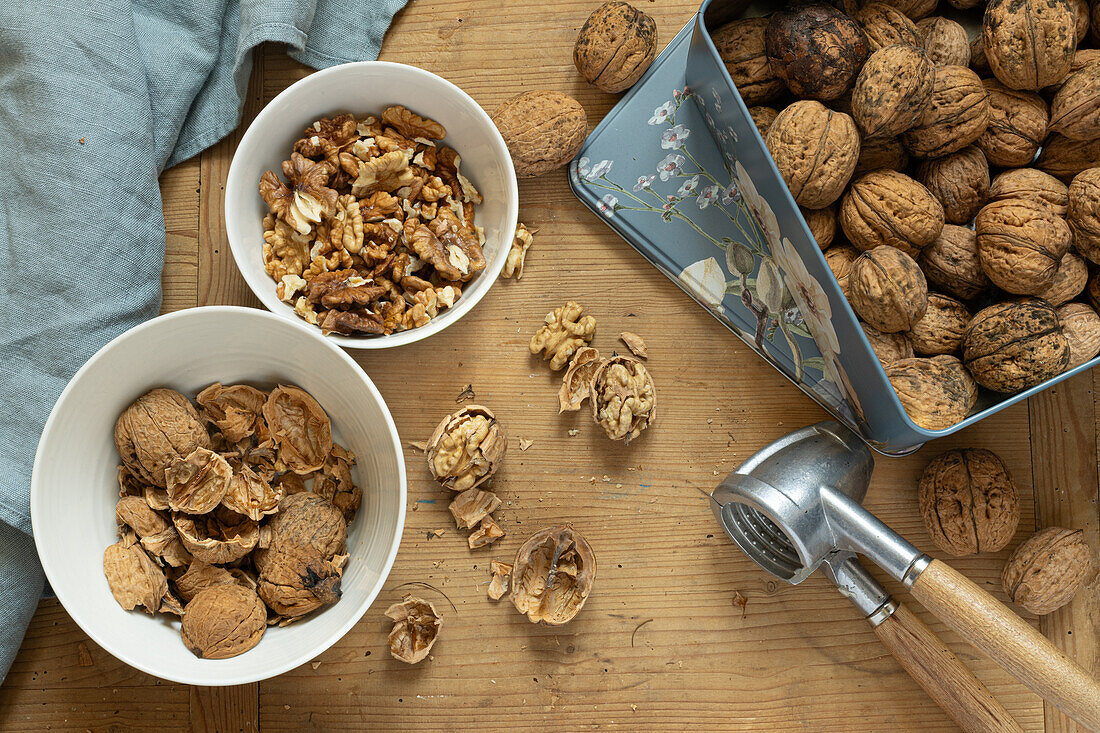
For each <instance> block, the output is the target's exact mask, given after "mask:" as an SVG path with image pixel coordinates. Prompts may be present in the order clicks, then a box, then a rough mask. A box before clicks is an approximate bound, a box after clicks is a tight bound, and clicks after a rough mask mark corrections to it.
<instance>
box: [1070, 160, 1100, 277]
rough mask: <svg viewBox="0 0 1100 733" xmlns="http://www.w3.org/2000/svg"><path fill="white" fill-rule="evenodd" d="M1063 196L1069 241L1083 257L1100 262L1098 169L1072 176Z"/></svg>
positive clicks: (1099, 174) (1099, 172)
mask: <svg viewBox="0 0 1100 733" xmlns="http://www.w3.org/2000/svg"><path fill="white" fill-rule="evenodd" d="M1066 196H1067V207H1066V209H1067V217H1068V220H1069V226H1070V228H1071V229H1072V230H1073V243H1074V245H1075V246H1076V247H1077V251H1078V252H1080V253H1081V254H1082V255H1083V256H1084V257H1087V258H1088V259H1089V260H1090V261H1092V262H1095V263H1098V264H1100V168H1089V169H1088V170H1085V171H1082V172H1080V173H1078V174H1077V175H1076V176H1074V178H1073V181H1072V182H1071V183H1070V185H1069V189H1068V190H1067V192H1066Z"/></svg>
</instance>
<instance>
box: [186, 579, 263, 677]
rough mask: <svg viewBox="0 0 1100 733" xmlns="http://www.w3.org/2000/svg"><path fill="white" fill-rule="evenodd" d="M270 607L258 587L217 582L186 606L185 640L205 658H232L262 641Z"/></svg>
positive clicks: (196, 652)
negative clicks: (267, 607) (253, 588)
mask: <svg viewBox="0 0 1100 733" xmlns="http://www.w3.org/2000/svg"><path fill="white" fill-rule="evenodd" d="M266 629H267V609H266V608H264V603H263V601H261V600H260V597H259V596H258V595H256V591H254V590H252V589H250V588H245V587H244V586H241V585H236V584H232V585H231V584H224V585H215V586H211V587H209V588H206V589H204V590H201V591H199V593H198V594H197V595H196V596H195V597H194V598H193V599H191V601H190V602H189V603H188V604H187V606H186V607H185V608H184V610H183V625H182V626H181V628H180V633H181V634H182V636H183V643H184V644H185V645H186V646H187V648H188V649H190V650H191V651H192V652H193V653H194V654H195V656H197V657H200V658H202V659H228V658H229V657H235V656H237V655H238V654H244V653H245V652H246V651H248V650H249V649H251V648H252V647H254V646H256V645H257V644H259V643H260V639H261V638H263V635H264V631H265V630H266Z"/></svg>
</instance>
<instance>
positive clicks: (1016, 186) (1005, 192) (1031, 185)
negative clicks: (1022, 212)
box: [989, 168, 1069, 216]
mask: <svg viewBox="0 0 1100 733" xmlns="http://www.w3.org/2000/svg"><path fill="white" fill-rule="evenodd" d="M1009 199H1027V200H1028V201H1034V202H1035V203H1040V204H1044V205H1046V206H1047V207H1049V208H1050V210H1051V211H1053V212H1054V213H1055V214H1056V215H1058V216H1065V215H1066V211H1067V210H1068V208H1069V188H1068V187H1067V186H1066V184H1064V183H1062V182H1061V181H1059V180H1058V179H1057V178H1055V177H1054V176H1052V175H1050V174H1049V173H1043V172H1042V171H1040V170H1036V169H1035V168H1016V169H1013V170H1008V171H1004V172H1003V173H999V174H997V177H996V178H994V179H993V183H992V184H990V186H989V200H990V201H1007V200H1009Z"/></svg>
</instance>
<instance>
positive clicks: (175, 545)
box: [115, 496, 191, 568]
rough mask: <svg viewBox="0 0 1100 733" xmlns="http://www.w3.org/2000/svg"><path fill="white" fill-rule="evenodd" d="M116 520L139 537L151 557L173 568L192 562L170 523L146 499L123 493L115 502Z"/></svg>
mask: <svg viewBox="0 0 1100 733" xmlns="http://www.w3.org/2000/svg"><path fill="white" fill-rule="evenodd" d="M115 520H116V521H117V522H118V523H119V525H120V526H121V525H125V526H127V527H129V528H130V529H132V530H133V531H134V533H135V534H136V535H137V536H138V537H139V538H140V539H141V546H142V547H144V548H145V550H146V551H147V552H149V554H151V555H153V556H154V557H159V558H161V559H162V560H163V561H164V562H166V563H168V564H169V565H170V566H172V567H174V568H178V567H183V566H186V565H187V564H189V563H190V562H191V554H190V553H189V552H188V551H187V550H186V549H185V548H184V546H183V544H182V543H181V542H180V538H179V535H177V534H176V530H175V528H174V527H173V526H172V523H171V522H170V521H168V520H167V519H165V518H164V517H163V516H162V515H160V514H158V513H157V512H155V511H153V509H152V508H150V506H149V504H148V503H146V501H145V499H143V498H142V497H139V496H124V497H122V498H121V499H119V501H118V504H117V505H115Z"/></svg>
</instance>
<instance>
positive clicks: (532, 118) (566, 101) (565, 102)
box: [492, 91, 588, 178]
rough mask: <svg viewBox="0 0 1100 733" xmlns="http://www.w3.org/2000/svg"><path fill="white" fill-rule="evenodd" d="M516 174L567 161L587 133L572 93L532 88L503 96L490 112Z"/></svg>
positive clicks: (543, 170) (529, 174)
mask: <svg viewBox="0 0 1100 733" xmlns="http://www.w3.org/2000/svg"><path fill="white" fill-rule="evenodd" d="M492 119H493V124H495V125H496V126H497V129H498V130H500V134H501V136H502V137H503V138H504V142H505V144H506V145H507V146H508V152H509V153H511V155H512V163H513V164H514V165H515V169H516V176H517V177H518V178H535V177H536V176H541V175H542V174H544V173H549V172H550V171H552V170H554V169H555V168H560V167H562V166H563V165H565V164H566V163H568V162H569V161H570V160H571V159H572V158H573V156H575V155H576V154H577V151H578V150H580V149H581V145H582V144H583V143H584V138H585V135H587V134H588V118H587V117H586V116H585V114H584V108H583V107H581V105H580V103H579V102H577V100H575V99H573V98H572V97H570V96H568V95H566V94H562V93H561V92H553V91H532V92H523V93H522V94H517V95H516V96H514V97H512V98H511V99H508V100H505V101H504V102H503V103H502V104H501V105H500V106H499V107H497V109H496V111H495V112H493V115H492Z"/></svg>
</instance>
